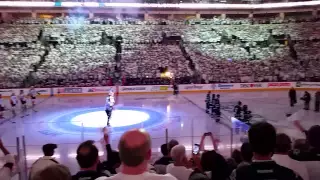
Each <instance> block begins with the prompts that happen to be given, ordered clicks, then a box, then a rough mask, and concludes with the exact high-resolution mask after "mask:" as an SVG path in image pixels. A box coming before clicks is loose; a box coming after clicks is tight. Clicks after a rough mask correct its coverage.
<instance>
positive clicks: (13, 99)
mask: <svg viewBox="0 0 320 180" xmlns="http://www.w3.org/2000/svg"><path fill="white" fill-rule="evenodd" d="M17 103H18V98H17V96H16V94H15V93H14V92H13V93H12V94H11V96H10V104H11V112H12V115H13V117H15V116H16V115H17V114H16V106H17Z"/></svg>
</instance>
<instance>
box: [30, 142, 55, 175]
mask: <svg viewBox="0 0 320 180" xmlns="http://www.w3.org/2000/svg"><path fill="white" fill-rule="evenodd" d="M56 148H57V145H56V144H45V145H43V146H42V151H43V154H44V156H43V157H41V158H39V159H38V160H36V161H35V162H34V163H33V164H32V166H31V170H30V175H29V176H30V177H29V178H30V179H31V180H33V178H34V176H35V175H36V174H37V173H39V172H40V171H42V170H44V169H45V168H47V167H49V166H51V165H56V164H59V163H58V161H56V160H55V159H54V157H52V156H53V155H54V150H55V149H56Z"/></svg>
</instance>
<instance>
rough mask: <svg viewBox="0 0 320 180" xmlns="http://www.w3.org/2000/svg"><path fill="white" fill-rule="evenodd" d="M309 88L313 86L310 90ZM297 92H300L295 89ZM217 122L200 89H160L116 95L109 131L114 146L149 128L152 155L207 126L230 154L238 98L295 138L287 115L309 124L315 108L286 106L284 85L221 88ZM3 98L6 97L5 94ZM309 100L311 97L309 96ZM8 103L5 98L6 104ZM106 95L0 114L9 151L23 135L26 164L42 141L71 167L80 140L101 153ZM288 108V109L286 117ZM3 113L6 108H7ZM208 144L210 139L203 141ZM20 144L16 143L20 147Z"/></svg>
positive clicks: (191, 140) (195, 137)
mask: <svg viewBox="0 0 320 180" xmlns="http://www.w3.org/2000/svg"><path fill="white" fill-rule="evenodd" d="M312 93H314V92H312ZM297 94H298V97H301V96H302V95H303V92H302V91H298V92H297ZM220 95H221V98H220V101H221V112H222V116H221V122H220V123H216V122H215V121H214V120H213V119H212V118H211V117H210V116H209V115H208V114H206V112H205V98H206V94H205V93H188V94H184V93H183V94H180V95H179V96H178V97H174V96H172V95H170V94H162V95H160V94H159V95H151V94H150V95H120V96H119V97H118V99H117V103H116V105H115V108H114V110H113V112H112V118H111V121H110V124H111V126H110V127H109V129H108V130H109V131H110V132H111V134H112V135H111V137H112V143H111V144H112V146H113V147H114V148H115V149H116V146H117V144H118V140H119V137H120V135H121V134H122V133H123V132H124V131H126V130H128V129H132V128H144V129H146V130H147V131H148V132H150V134H151V138H152V143H153V144H152V147H153V149H152V150H153V153H154V158H156V157H157V155H158V152H159V147H160V146H161V144H163V143H164V142H165V141H166V137H167V138H168V139H169V140H170V139H177V140H178V141H179V142H180V143H182V144H184V145H185V146H186V147H187V150H188V151H189V153H190V152H191V149H192V146H193V144H196V143H199V142H200V138H201V136H202V135H203V133H205V132H209V131H210V132H212V133H213V134H214V136H215V137H216V138H218V139H219V150H220V151H221V153H222V154H225V155H229V154H230V150H231V149H232V148H236V147H238V146H239V145H240V144H241V142H242V141H243V139H244V138H245V128H246V127H244V129H240V130H239V129H237V130H235V125H234V124H233V120H234V117H233V114H234V113H233V107H234V106H235V105H236V104H237V102H238V101H239V100H240V101H242V103H243V104H246V105H248V107H249V109H250V111H252V117H253V118H252V119H253V121H269V122H270V123H272V124H273V125H275V127H277V130H278V131H279V132H285V133H287V134H289V135H290V136H292V137H294V138H300V137H303V134H301V133H300V132H299V131H298V130H297V129H296V128H295V126H294V125H293V123H292V121H294V120H300V121H301V124H302V125H303V126H304V127H306V128H308V127H310V126H312V125H314V124H316V123H317V124H318V122H316V120H317V118H316V116H317V115H319V114H318V113H315V112H314V111H311V110H310V111H304V110H302V108H303V102H301V101H299V102H298V104H297V105H296V106H295V107H294V108H290V107H289V100H288V93H287V91H278V92H242V93H220ZM5 103H9V101H7V100H5ZM311 104H313V102H311ZM6 106H9V104H6ZM104 106H105V96H102V95H101V96H100V95H99V96H73V97H50V98H42V99H38V100H37V106H36V110H37V112H34V111H32V110H31V109H29V110H28V111H27V114H26V116H25V117H24V118H21V116H20V115H18V116H16V117H15V118H6V119H4V120H1V125H0V132H1V134H0V136H1V138H2V139H3V141H4V143H5V144H6V145H7V146H8V148H9V150H11V151H12V152H14V151H16V150H17V147H16V137H20V138H21V137H22V136H24V137H25V144H26V153H27V160H28V167H30V165H31V164H32V163H33V162H34V160H36V159H37V158H38V157H39V156H41V154H42V153H41V147H42V145H43V144H46V143H48V142H50V143H56V144H58V146H59V148H58V149H57V151H56V152H57V153H56V154H57V155H56V157H57V158H58V159H59V161H60V162H62V163H63V164H67V165H68V167H70V168H71V171H72V172H76V171H77V169H78V167H77V164H76V162H75V158H74V157H75V155H76V148H77V146H78V145H79V144H80V142H83V141H84V140H88V139H92V140H95V141H96V144H97V146H99V148H100V151H101V152H100V153H101V155H102V154H103V153H104V152H103V151H104V148H103V145H102V144H101V143H100V142H101V141H100V140H101V138H102V132H101V129H102V127H105V126H106V125H107V115H106V113H105V112H104V110H105V109H104ZM287 113H292V114H293V115H292V116H291V117H289V118H287V117H286V114H287ZM5 116H6V117H8V116H10V112H6V114H5ZM207 144H208V145H207V149H210V148H212V145H211V144H209V142H208V143H207ZM20 149H21V147H20Z"/></svg>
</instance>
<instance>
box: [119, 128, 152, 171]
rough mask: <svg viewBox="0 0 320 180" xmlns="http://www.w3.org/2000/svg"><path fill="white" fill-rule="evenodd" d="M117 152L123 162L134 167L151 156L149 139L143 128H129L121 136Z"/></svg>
mask: <svg viewBox="0 0 320 180" xmlns="http://www.w3.org/2000/svg"><path fill="white" fill-rule="evenodd" d="M118 148H119V153H120V158H121V161H122V163H123V164H125V165H126V166H130V167H135V166H138V165H140V164H142V163H143V162H145V161H148V160H149V159H150V156H151V140H150V136H149V134H148V133H147V132H146V131H144V130H138V129H136V130H130V131H127V132H126V133H124V134H123V135H122V136H121V139H120V142H119V147H118Z"/></svg>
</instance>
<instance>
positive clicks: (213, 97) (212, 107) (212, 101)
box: [210, 94, 216, 117]
mask: <svg viewBox="0 0 320 180" xmlns="http://www.w3.org/2000/svg"><path fill="white" fill-rule="evenodd" d="M211 97H212V98H211V103H210V107H211V117H214V115H215V112H216V95H215V94H212V96H211Z"/></svg>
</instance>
